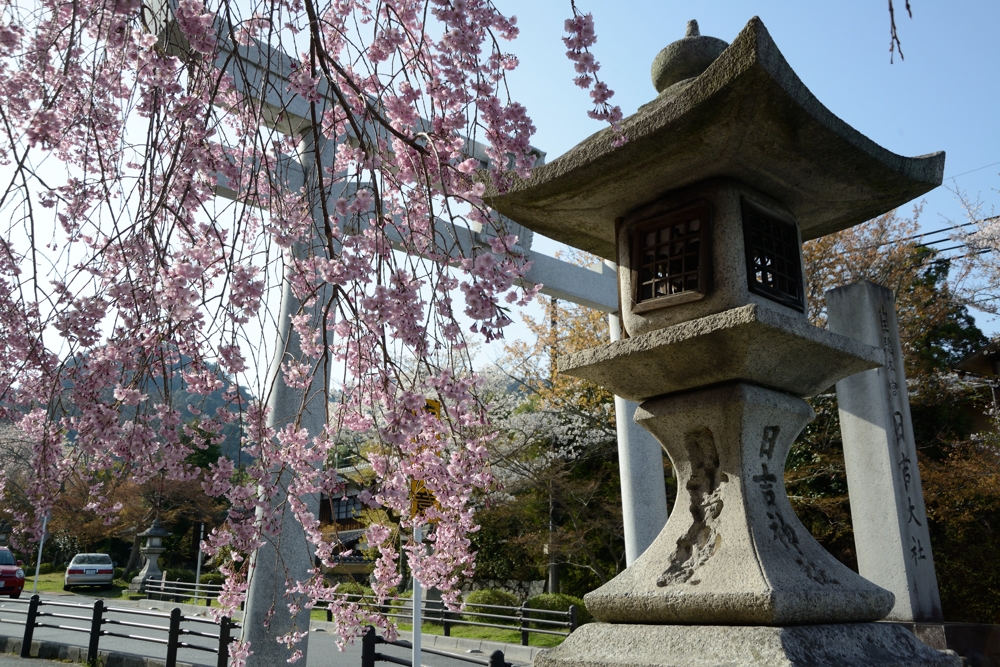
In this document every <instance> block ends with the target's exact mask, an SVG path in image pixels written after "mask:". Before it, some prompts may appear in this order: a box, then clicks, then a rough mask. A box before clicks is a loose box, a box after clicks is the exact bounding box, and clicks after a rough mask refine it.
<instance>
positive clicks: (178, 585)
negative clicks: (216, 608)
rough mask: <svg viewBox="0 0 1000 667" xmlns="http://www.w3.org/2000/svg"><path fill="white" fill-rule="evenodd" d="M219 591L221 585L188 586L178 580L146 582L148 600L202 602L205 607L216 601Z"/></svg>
mask: <svg viewBox="0 0 1000 667" xmlns="http://www.w3.org/2000/svg"><path fill="white" fill-rule="evenodd" d="M221 591H222V584H189V583H185V582H183V581H181V580H180V579H178V580H177V581H165V580H162V579H161V580H156V579H152V580H150V581H147V582H146V597H147V598H149V599H150V600H152V599H154V598H155V599H157V600H172V601H174V602H182V601H184V600H194V604H198V601H199V600H204V601H205V606H206V607H210V606H212V600H217V599H218V598H219V593H220V592H221Z"/></svg>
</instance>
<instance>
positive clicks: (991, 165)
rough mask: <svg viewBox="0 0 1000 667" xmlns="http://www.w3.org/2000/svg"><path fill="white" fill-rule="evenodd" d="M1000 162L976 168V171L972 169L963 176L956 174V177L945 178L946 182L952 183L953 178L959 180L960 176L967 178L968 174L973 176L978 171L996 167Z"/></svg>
mask: <svg viewBox="0 0 1000 667" xmlns="http://www.w3.org/2000/svg"><path fill="white" fill-rule="evenodd" d="M998 164H1000V162H994V163H993V164H988V165H986V166H985V167H976V168H975V169H970V170H969V171H963V172H962V173H961V174H955V175H954V176H945V180H948V181H950V180H951V179H953V178H958V177H959V176H965V175H966V174H972V173H974V172H977V171H982V170H983V169H989V168H990V167H995V166H997V165H998Z"/></svg>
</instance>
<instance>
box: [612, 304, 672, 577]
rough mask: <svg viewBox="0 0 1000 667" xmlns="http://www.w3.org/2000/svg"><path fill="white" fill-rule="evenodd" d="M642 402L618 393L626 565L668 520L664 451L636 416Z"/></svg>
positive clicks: (617, 328) (616, 328) (615, 324)
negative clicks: (633, 400) (629, 399)
mask: <svg viewBox="0 0 1000 667" xmlns="http://www.w3.org/2000/svg"><path fill="white" fill-rule="evenodd" d="M608 325H609V327H610V329H611V340H612V341H617V340H620V339H621V323H620V320H619V318H618V315H617V314H614V313H613V314H611V315H608ZM638 407H639V404H638V403H634V402H632V401H628V400H625V399H624V398H622V397H621V396H615V421H616V423H617V426H618V470H619V474H620V475H621V483H622V521H623V522H624V524H625V564H626V565H627V566H628V567H632V563H634V562H635V559H637V558H638V557H639V556H641V555H642V553H643V552H644V551H645V550H646V548H647V547H648V546H649V545H650V544H652V543H653V540H655V539H656V536H657V535H659V534H660V531H661V530H663V526H664V525H666V523H667V492H666V487H665V484H664V481H663V451H662V449H661V447H660V443H658V442H657V441H656V440H655V439H654V438H652V437H651V436H650V434H649V431H647V430H646V429H644V428H642V427H641V426H639V425H638V424H637V423H636V422H635V419H634V415H635V411H636V409H637V408H638Z"/></svg>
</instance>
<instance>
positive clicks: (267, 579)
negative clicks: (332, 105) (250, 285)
mask: <svg viewBox="0 0 1000 667" xmlns="http://www.w3.org/2000/svg"><path fill="white" fill-rule="evenodd" d="M321 142H322V143H321V146H320V150H324V149H327V148H330V147H332V146H333V142H327V141H326V140H325V139H321ZM312 145H313V144H312V141H311V135H310V134H308V133H307V135H306V136H305V138H304V140H303V145H302V148H301V151H300V159H301V163H302V168H303V170H304V172H305V174H306V182H307V187H308V188H310V189H311V190H310V195H311V196H312V197H313V198H314V199H315V196H316V193H317V190H316V183H315V155H316V151H314V150H313V148H312ZM322 163H323V164H329V162H328V161H327V160H323V161H322ZM313 204H314V214H313V218H314V225H316V229H315V237H314V239H313V243H314V247H312V248H310V247H308V246H305V245H297V246H296V247H295V248H294V249H293V252H294V253H295V254H296V256H300V257H302V256H307V255H308V254H309V253H310V252H317V253H324V252H325V249H323V248H322V242H323V233H322V229H323V227H322V226H321V225H322V213H321V210H322V209H321V208H320V207H319V205H318V203H316V201H313ZM328 299H329V295H328V293H327V294H324V293H321V294H320V295H319V296H318V298H317V300H316V302H315V304H314V305H313V306H312V308H310V309H305V310H303V307H302V304H301V303H300V302H299V300H298V299H297V298H296V297H295V295H294V294H293V293H292V289H291V285H290V283H289V282H288V281H287V280H286V281H285V283H284V285H283V288H282V294H281V308H280V311H279V315H278V338H277V344H276V349H275V353H274V359H273V360H272V363H271V367H270V369H269V371H268V380H269V382H268V385H267V386H268V388H269V390H270V395H269V396H268V401H267V405H268V407H269V408H270V413H269V414H268V426H270V427H274V428H279V429H280V428H282V427H284V426H285V425H287V424H290V423H296V422H297V423H298V426H299V427H300V428H304V429H306V430H307V431H308V432H309V434H310V435H311V436H316V435H318V434H319V433H320V432H321V431H322V430H323V428H324V427H325V426H326V401H327V391H326V390H327V388H328V387H329V382H330V365H329V361H328V360H327V363H321V364H320V366H319V368H318V369H317V370H316V373H315V375H314V376H313V380H312V382H311V384H310V386H309V387H308V388H307V389H305V390H301V389H293V388H291V387H289V386H288V385H286V384H285V381H284V376H283V374H282V372H281V364H282V362H284V361H286V360H289V359H299V358H300V357H301V356H302V348H301V346H300V342H299V336H298V334H297V333H295V331H294V330H293V329H292V327H291V317H292V316H293V315H296V314H298V313H300V312H305V313H307V314H309V315H310V318H311V322H310V324H311V325H312V326H323V325H324V322H323V317H324V309H325V305H326V302H327V300H328ZM291 479H292V475H291V473H290V472H288V471H285V472H283V473H281V476H280V478H279V479H278V481H277V486H278V487H279V488H280V489H282V490H283V489H286V488H288V485H289V483H290V482H291ZM302 500H303V502H305V504H306V507H307V508H308V509H309V511H311V512H312V513H313V514H314V515H316V516H318V515H319V494H314V495H311V496H308V497H305V498H302ZM272 506H273V507H275V508H277V509H278V511H279V513H280V524H281V532H280V534H279V535H277V536H267V535H265V537H264V539H265V544H264V546H262V547H260V548H259V549H257V551H255V552H254V553H253V554H252V555H251V558H250V579H249V582H250V586H249V589H248V591H247V603H246V613H245V617H244V622H243V634H242V639H243V640H244V641H249V642H251V644H252V646H251V651H253V653H252V655H251V656H250V657H249V658H248V659H247V665H248V667H273V665H281V664H285V663H286V662H287V660H288V658H290V657H291V655H292V652H293V650H295V649H298V650H301V651H302V653H303V660H305V655H306V652H307V650H308V641H309V635H308V634H306V635H305V637H303V639H302V641H300V642H299V643H298V644H297V645H296V646H295V647H294V649H293V650H288V649H286V648H285V646H284V645H282V644H279V643H278V642H277V638H278V637H280V636H282V635H284V634H287V633H289V632H293V631H299V632H308V630H309V618H310V611H309V609H306V608H304V607H303V604H304V602H305V601H306V600H305V599H304V596H301V595H299V596H295V597H294V598H292V597H288V596H286V594H285V591H286V588H287V585H288V582H294V581H302V580H305V579H307V578H309V576H310V574H309V571H310V570H311V569H312V567H313V550H312V546H311V545H310V544H309V542H308V541H307V539H306V536H305V532H304V531H303V530H302V525H301V524H300V523H299V522H298V520H297V519H296V518H295V515H294V514H293V513H292V510H291V508H290V507H289V506H288V503H287V502H286V496H285V494H284V493H283V491H279V493H278V494H277V495H276V497H275V498H274V499H273V503H272ZM293 602H294V603H296V604H297V605H298V608H299V611H298V613H297V614H294V615H293V614H290V613H289V611H288V605H289V604H291V603H293Z"/></svg>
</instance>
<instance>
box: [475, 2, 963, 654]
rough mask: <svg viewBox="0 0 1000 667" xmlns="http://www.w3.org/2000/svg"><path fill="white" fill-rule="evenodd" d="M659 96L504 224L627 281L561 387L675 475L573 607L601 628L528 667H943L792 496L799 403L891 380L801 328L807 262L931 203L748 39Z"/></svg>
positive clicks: (892, 158) (543, 176)
mask: <svg viewBox="0 0 1000 667" xmlns="http://www.w3.org/2000/svg"><path fill="white" fill-rule="evenodd" d="M652 76H653V82H654V86H655V87H656V90H657V93H658V96H657V97H656V98H655V99H654V100H653V101H651V102H649V103H648V104H646V105H644V106H642V107H640V109H639V111H638V112H637V113H636V114H634V115H633V116H631V117H629V118H626V119H625V120H623V121H622V123H621V129H622V130H623V131H624V134H625V136H626V137H627V139H628V141H627V143H625V144H624V145H617V144H618V142H617V141H616V135H615V134H614V132H613V131H612V130H611V129H606V130H604V131H602V132H599V133H597V134H595V135H594V136H592V137H590V138H589V139H587V140H585V141H584V142H583V143H581V144H580V145H578V146H577V147H575V148H573V149H571V150H570V151H569V152H568V153H566V154H565V155H563V156H562V157H560V158H558V159H556V160H554V161H552V162H550V163H548V164H547V165H545V166H543V167H539V168H538V169H536V170H535V171H534V172H533V174H532V177H531V179H530V180H528V181H525V182H519V183H516V184H515V185H514V187H512V188H511V189H510V190H509V191H508V192H504V193H499V192H488V193H487V201H488V202H489V203H490V205H491V206H493V207H494V208H495V209H496V210H497V211H499V212H500V213H502V214H503V215H506V216H507V217H509V218H511V219H512V220H514V221H516V222H518V223H520V224H521V225H524V226H525V227H528V228H530V229H532V230H534V231H536V232H539V233H542V234H545V235H546V236H549V237H551V238H554V239H556V240H558V241H562V242H564V243H567V244H569V245H572V246H575V247H577V248H582V249H584V250H587V251H590V252H593V253H595V254H597V255H600V256H601V257H604V258H605V259H609V260H612V261H615V262H617V264H618V285H619V311H620V314H621V321H622V324H623V328H624V331H623V332H622V333H623V336H622V340H620V341H617V342H614V343H610V344H608V345H603V346H600V347H598V348H594V349H591V350H586V351H583V352H579V353H576V354H571V355H566V356H564V357H562V358H561V359H560V360H559V369H560V371H562V372H564V373H567V374H570V375H574V376H577V377H581V378H585V379H588V380H591V381H593V382H596V383H597V384H600V385H602V386H604V387H606V388H608V389H610V390H612V391H613V392H614V393H615V394H616V395H618V396H622V397H624V398H626V399H629V400H633V401H638V402H640V403H641V404H640V406H639V408H638V410H637V411H636V414H635V420H636V421H637V422H638V423H639V424H641V425H642V426H643V427H645V428H646V429H647V430H649V431H650V432H651V433H653V435H655V436H656V438H657V439H658V440H659V441H660V443H661V444H662V445H663V448H664V449H665V450H666V452H667V454H668V455H669V456H670V459H671V462H672V463H673V467H674V470H675V472H676V474H677V478H678V484H677V486H678V493H677V501H676V503H675V506H674V507H675V509H674V511H673V513H672V514H671V516H670V519H669V521H668V522H667V524H666V526H664V528H663V531H662V532H661V533H660V535H659V537H657V539H656V540H655V541H654V542H653V543H652V544H651V545H650V547H649V548H648V549H647V550H646V552H645V553H643V554H642V556H641V557H639V558H638V559H637V560H636V561H635V562H634V563H633V564H632V565H631V566H629V567H628V568H627V569H626V570H625V571H624V572H622V573H621V574H619V575H618V576H617V577H615V578H614V579H612V580H611V581H610V582H608V583H607V584H605V585H604V586H602V587H601V588H599V589H597V590H596V591H593V592H591V593H589V594H588V595H587V596H586V597H585V601H586V604H587V609H588V610H589V611H590V612H591V613H592V614H593V615H594V617H595V618H596V619H597V620H598V621H600V622H598V623H592V624H587V625H584V626H582V627H581V628H579V629H577V630H576V631H575V632H574V633H573V634H572V635H570V637H569V638H568V639H567V640H566V641H565V642H563V643H562V644H561V645H560V646H559V647H557V648H555V649H552V650H550V651H545V652H543V653H542V654H540V655H539V656H538V657H537V658H536V660H535V665H536V667H569V666H571V665H589V666H590V667H598V666H603V665H608V666H610V665H624V664H627V665H630V666H631V667H647V666H648V667H654V666H660V665H682V664H684V665H689V664H690V665H705V666H706V667H707V666H709V665H732V666H734V667H735V666H743V665H747V666H749V665H774V666H777V665H790V664H795V665H800V664H801V665H805V664H811V665H838V666H843V667H851V666H855V665H857V666H860V665H865V666H868V667H875V666H883V665H884V666H888V665H912V666H927V667H929V666H931V665H934V666H935V667H951V666H957V665H958V664H959V659H958V658H957V657H956V656H954V655H953V654H952V655H948V654H945V653H941V652H938V651H935V650H933V649H931V648H929V647H927V646H926V645H924V644H922V643H921V642H920V641H918V640H917V639H916V638H915V637H914V635H913V634H912V633H911V632H910V631H908V630H907V629H905V628H903V627H902V626H899V625H890V624H881V623H873V621H877V620H879V619H881V618H884V617H885V616H886V614H887V613H888V612H889V611H890V609H891V608H892V605H893V594H892V593H890V592H889V591H886V590H884V589H882V588H880V587H878V586H876V585H874V584H872V583H871V582H869V581H867V580H865V579H863V578H862V577H860V576H859V575H858V574H857V573H855V572H853V571H852V570H850V569H849V568H847V567H845V566H844V565H842V564H841V563H840V562H839V561H837V560H836V559H835V558H833V556H831V555H830V554H829V553H828V552H827V551H826V550H825V549H823V547H822V546H820V545H819V544H818V543H817V542H816V541H815V540H814V539H813V538H812V536H811V535H810V534H809V531H808V530H806V528H805V527H804V526H803V525H802V524H801V523H800V522H799V520H798V518H797V517H796V515H795V512H794V511H793V509H792V507H791V505H790V503H789V501H788V498H787V495H786V493H785V488H784V465H785V458H786V456H787V455H788V451H789V448H790V447H791V444H792V442H793V441H794V440H795V437H796V436H797V435H798V433H799V432H800V431H801V430H802V428H803V427H804V426H805V425H806V424H807V423H808V422H809V421H810V420H811V419H812V418H813V416H814V414H813V411H812V408H811V407H810V406H809V404H808V403H807V402H806V401H805V400H803V399H804V398H806V397H809V396H813V395H816V394H818V393H820V392H822V391H824V390H826V389H828V388H830V387H832V386H833V385H834V384H835V383H836V382H837V381H838V380H840V379H843V378H845V377H848V376H850V375H853V374H854V373H859V372H861V371H865V370H868V369H871V368H876V367H879V366H881V365H882V364H883V363H884V355H883V352H882V350H881V349H879V348H876V347H872V346H869V345H864V344H862V343H859V342H857V341H855V340H853V339H851V338H848V337H845V336H840V335H837V334H833V333H831V332H830V331H828V330H826V329H820V328H817V327H815V326H812V325H811V324H810V323H809V322H808V320H807V318H806V306H807V304H806V298H805V295H806V289H805V282H804V275H803V267H802V241H803V240H808V239H813V238H817V237H819V236H823V235H825V234H830V233H833V232H836V231H839V230H842V229H846V228H848V227H851V226H853V225H856V224H858V223H860V222H864V221H865V220H868V219H870V218H873V217H875V216H877V215H879V214H881V213H884V212H885V211H887V210H890V209H891V208H893V207H896V206H899V205H901V204H903V203H905V202H907V201H909V200H911V199H913V198H915V197H917V196H920V195H921V194H923V193H925V192H927V191H928V190H930V189H932V188H934V187H935V186H937V185H939V184H940V183H941V179H942V175H943V171H944V154H943V153H935V154H931V155H926V156H922V157H917V158H904V157H901V156H899V155H896V154H894V153H891V152H889V151H888V150H886V149H884V148H882V147H880V146H878V145H876V144H875V143H874V142H872V141H871V140H870V139H868V138H866V137H864V136H862V135H861V134H860V133H859V132H857V131H856V130H854V129H853V128H851V127H850V126H848V125H847V124H846V123H845V122H844V121H842V120H840V119H839V118H837V117H836V116H834V115H833V114H832V113H831V112H830V111H829V110H827V109H826V108H825V107H824V106H823V105H822V104H820V102H819V101H818V100H816V98H815V97H813V95H812V94H811V93H810V92H809V90H808V89H807V88H806V87H805V86H804V85H803V84H802V82H801V81H800V80H799V78H798V77H797V76H796V75H795V73H794V72H793V71H792V69H791V68H790V67H789V65H788V63H787V62H785V60H784V58H783V57H782V55H781V53H780V52H779V51H778V48H777V46H775V44H774V42H773V41H772V40H771V37H770V35H769V34H768V32H767V30H766V29H765V28H764V25H763V23H762V22H761V21H760V19H757V18H754V19H752V20H751V21H750V23H748V24H747V26H746V28H744V29H743V31H742V32H741V33H740V34H739V35H738V36H737V37H736V39H735V40H734V41H733V43H732V44H731V45H726V43H725V42H723V41H721V40H718V39H714V38H711V37H703V36H701V35H700V34H699V32H698V27H697V24H696V23H695V22H691V23H690V24H689V25H688V31H687V35H686V36H685V37H684V38H683V39H681V40H679V41H678V42H675V43H673V44H671V45H670V46H668V47H667V48H666V49H664V50H663V51H662V52H661V53H660V55H658V56H657V58H656V61H655V62H654V64H653V72H652Z"/></svg>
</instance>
